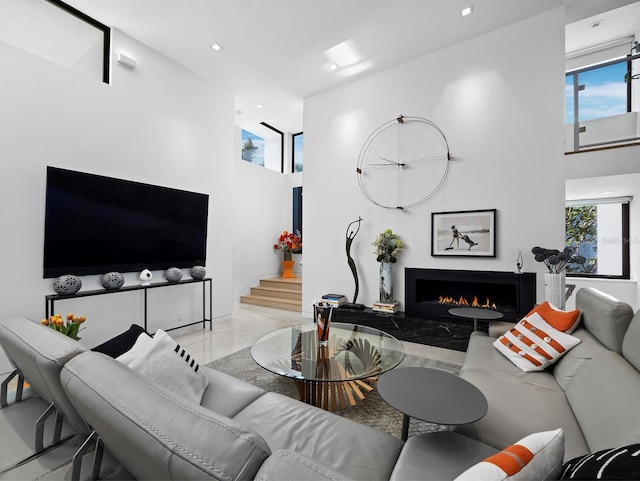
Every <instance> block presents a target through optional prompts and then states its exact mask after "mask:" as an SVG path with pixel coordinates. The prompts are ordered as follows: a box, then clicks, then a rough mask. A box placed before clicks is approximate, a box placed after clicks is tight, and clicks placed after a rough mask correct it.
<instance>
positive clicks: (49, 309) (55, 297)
mask: <svg viewBox="0 0 640 481" xmlns="http://www.w3.org/2000/svg"><path fill="white" fill-rule="evenodd" d="M193 283H201V284H202V320H201V321H195V322H190V323H188V324H182V325H180V326H177V327H172V328H170V329H165V331H173V330H174V329H180V328H182V327H188V326H193V325H195V324H200V323H202V328H203V329H204V327H205V325H206V323H207V322H208V323H209V330H211V328H212V327H213V326H212V318H213V282H212V280H211V278H210V277H205V278H204V279H186V280H184V281H178V282H154V283H152V284H149V285H148V286H143V285H136V286H124V287H121V288H119V289H96V290H93V291H79V292H76V293H75V294H69V295H60V294H49V295H47V296H45V304H46V307H45V309H46V318H47V319H49V316H50V315H53V312H54V305H55V302H56V301H61V300H66V299H75V298H78V297H91V296H103V295H107V294H118V293H121V292H131V291H144V330H145V331H146V330H147V293H148V291H149V290H150V289H158V288H161V287H172V286H180V285H184V284H193ZM207 284H209V289H208V290H209V317H208V318H207V310H206V304H207V302H206V301H207V294H206V292H207Z"/></svg>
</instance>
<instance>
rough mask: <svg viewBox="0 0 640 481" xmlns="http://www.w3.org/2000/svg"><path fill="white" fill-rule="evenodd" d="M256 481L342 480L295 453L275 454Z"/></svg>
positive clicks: (280, 452) (265, 464)
mask: <svg viewBox="0 0 640 481" xmlns="http://www.w3.org/2000/svg"><path fill="white" fill-rule="evenodd" d="M255 479H256V481H289V480H291V481H298V480H300V479H304V480H305V481H327V480H331V481H337V480H339V479H342V478H341V477H340V475H339V474H337V473H334V472H332V471H331V470H330V469H329V468H327V467H326V466H324V465H322V464H320V463H317V462H315V461H314V460H313V459H311V458H309V457H307V456H304V455H303V454H300V453H297V452H295V451H289V450H285V449H283V450H280V451H276V452H275V453H273V454H272V455H271V456H270V457H269V459H267V460H266V461H265V462H264V463H263V465H262V466H261V467H260V470H259V471H258V474H256V477H255Z"/></svg>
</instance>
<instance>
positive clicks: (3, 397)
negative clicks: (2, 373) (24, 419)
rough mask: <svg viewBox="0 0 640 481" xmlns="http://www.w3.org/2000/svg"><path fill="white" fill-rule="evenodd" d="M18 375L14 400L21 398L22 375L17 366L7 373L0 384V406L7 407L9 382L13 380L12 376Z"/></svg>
mask: <svg viewBox="0 0 640 481" xmlns="http://www.w3.org/2000/svg"><path fill="white" fill-rule="evenodd" d="M16 376H18V386H17V387H16V400H15V402H18V401H21V400H22V389H23V387H24V376H23V375H22V373H21V372H20V370H19V369H18V368H15V369H14V370H13V371H11V373H9V375H8V376H7V377H6V379H5V380H4V381H2V385H1V386H0V407H3V408H5V407H7V406H8V405H9V400H8V399H7V395H8V390H9V383H10V382H11V381H13V378H14V377H16Z"/></svg>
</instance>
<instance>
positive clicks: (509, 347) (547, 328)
mask: <svg viewBox="0 0 640 481" xmlns="http://www.w3.org/2000/svg"><path fill="white" fill-rule="evenodd" d="M578 344H580V339H578V338H577V337H574V336H572V335H570V334H567V333H564V332H562V331H559V330H557V329H556V328H554V327H553V326H552V325H551V324H549V323H548V322H546V321H545V320H544V319H543V318H542V317H541V316H540V314H538V313H537V312H533V313H530V314H529V315H528V316H527V317H525V318H523V319H522V320H521V321H520V322H518V323H517V324H515V325H514V326H513V328H512V329H510V330H509V331H507V332H506V333H505V334H504V335H502V336H500V337H499V338H498V339H496V340H495V341H494V343H493V345H494V347H495V348H496V349H497V350H498V351H500V352H501V353H502V354H504V355H505V356H506V357H507V358H508V359H509V360H510V361H511V362H512V363H513V364H515V365H516V366H518V367H519V368H520V369H522V370H523V371H525V372H530V371H542V370H544V369H546V368H547V367H548V366H550V365H551V364H553V363H554V362H556V361H557V360H558V359H560V358H561V357H562V356H563V355H564V354H566V353H567V352H569V350H571V349H573V348H574V347H575V346H577V345H578Z"/></svg>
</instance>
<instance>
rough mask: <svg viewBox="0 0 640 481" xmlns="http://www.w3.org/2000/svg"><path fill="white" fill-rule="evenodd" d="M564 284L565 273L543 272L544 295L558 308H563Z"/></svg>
mask: <svg viewBox="0 0 640 481" xmlns="http://www.w3.org/2000/svg"><path fill="white" fill-rule="evenodd" d="M565 284H566V274H565V272H564V271H563V272H560V273H559V274H551V273H548V272H547V273H545V275H544V297H545V299H546V300H547V301H548V302H549V304H553V305H554V306H555V307H557V308H558V309H564V307H565V304H564V298H565V289H566V287H565Z"/></svg>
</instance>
